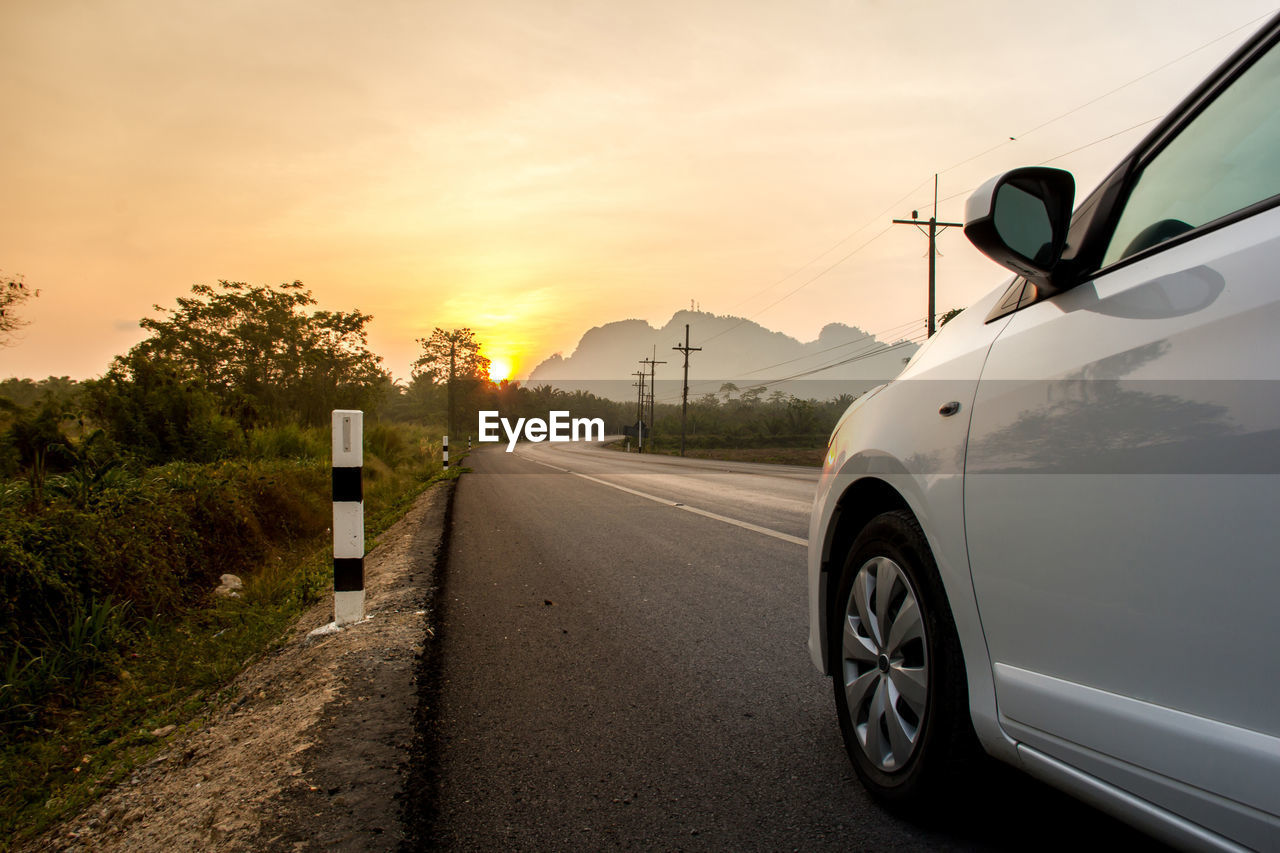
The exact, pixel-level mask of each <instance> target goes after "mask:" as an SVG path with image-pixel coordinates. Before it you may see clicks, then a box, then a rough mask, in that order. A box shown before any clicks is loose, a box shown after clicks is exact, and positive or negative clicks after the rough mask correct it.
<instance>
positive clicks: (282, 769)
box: [30, 482, 453, 853]
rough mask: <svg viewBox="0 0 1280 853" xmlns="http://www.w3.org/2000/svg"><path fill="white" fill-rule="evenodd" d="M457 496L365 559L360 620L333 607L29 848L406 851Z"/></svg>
mask: <svg viewBox="0 0 1280 853" xmlns="http://www.w3.org/2000/svg"><path fill="white" fill-rule="evenodd" d="M452 489H453V483H452V482H446V483H443V484H441V485H437V486H435V487H434V488H432V489H430V490H428V491H427V492H425V493H424V494H423V495H422V496H421V497H420V498H419V499H418V501H417V502H416V503H415V504H414V505H413V507H412V509H410V510H409V512H408V513H407V514H406V515H405V516H404V518H402V519H401V520H400V521H398V522H397V523H396V524H395V525H394V526H393V527H391V528H390V529H389V530H388V531H387V532H386V533H384V534H382V536H380V537H379V541H378V546H377V547H376V548H375V549H374V550H373V551H371V552H370V553H369V554H368V556H367V557H366V559H365V589H366V604H365V612H366V613H367V614H368V616H369V617H370V618H368V619H366V620H365V621H364V622H361V623H359V624H357V625H351V626H348V627H347V628H345V629H343V630H342V631H340V632H337V633H332V634H326V635H320V636H310V635H309V632H310V631H312V630H313V629H315V628H318V627H320V626H323V625H324V624H325V623H327V622H328V621H329V620H330V619H332V602H331V600H326V601H324V602H322V603H320V604H318V605H316V607H314V608H312V609H311V610H310V611H308V612H307V613H306V614H305V615H304V616H303V617H302V618H301V619H300V620H299V621H298V623H297V624H296V625H295V626H294V629H293V631H292V633H291V635H290V637H289V639H288V641H287V642H286V643H285V644H284V645H283V646H282V647H281V648H279V649H278V650H276V651H274V652H272V653H271V654H269V655H267V656H266V657H265V658H263V659H262V660H260V661H258V662H257V663H256V664H254V665H253V666H252V667H250V668H249V669H248V670H246V671H245V672H244V673H242V674H241V675H240V677H239V678H237V679H236V681H235V682H234V684H233V685H232V689H231V692H230V695H231V697H232V698H231V699H230V700H229V701H228V702H227V703H226V704H225V705H224V706H222V707H220V708H218V709H217V710H216V711H215V712H214V713H213V714H211V715H210V717H209V718H208V720H207V721H206V724H205V725H204V726H203V727H201V728H199V729H198V730H195V731H193V732H191V733H190V734H188V735H185V736H176V735H175V741H174V743H173V744H171V746H170V747H169V748H168V749H167V750H166V751H165V752H163V753H161V754H160V755H159V756H157V757H156V758H155V759H153V760H152V761H151V762H150V763H149V764H147V765H145V766H143V767H141V768H139V769H138V770H137V772H135V773H134V774H133V776H132V777H131V778H129V779H127V780H125V781H124V782H123V783H122V784H121V785H119V786H118V787H117V788H115V789H114V790H113V791H111V792H109V793H107V794H106V795H105V796H103V797H102V799H100V800H99V801H98V802H97V803H96V804H94V805H93V806H91V807H90V808H89V809H88V810H86V811H85V812H83V813H82V814H81V815H79V816H78V817H77V818H76V819H74V820H73V821H71V822H70V823H68V824H65V825H63V826H62V827H59V828H58V829H57V830H56V831H53V832H50V833H49V834H48V835H46V836H45V837H43V838H41V839H39V840H38V841H37V842H36V843H35V844H34V845H32V847H31V848H30V849H33V850H49V849H53V850H64V851H87V850H94V851H98V850H106V851H141V853H171V851H175V850H211V849H212V850H225V851H238V850H254V851H257V850H361V851H363V850H390V849H395V848H396V847H398V846H399V845H400V844H401V843H402V842H403V841H404V836H405V830H404V828H403V826H402V823H401V812H402V808H401V805H402V804H401V798H402V797H403V790H404V787H405V786H404V783H405V779H406V776H407V774H408V772H409V763H410V751H411V747H412V741H413V735H414V715H415V710H416V707H417V700H418V695H417V689H418V685H417V671H418V662H419V658H420V657H421V656H422V655H423V653H424V643H426V642H427V641H428V639H429V637H430V636H431V627H430V613H429V609H430V601H431V596H432V593H433V589H434V585H435V566H436V561H437V556H438V552H439V550H440V548H441V542H442V540H443V533H444V530H445V526H446V523H447V510H448V505H449V501H450V499H451V497H452Z"/></svg>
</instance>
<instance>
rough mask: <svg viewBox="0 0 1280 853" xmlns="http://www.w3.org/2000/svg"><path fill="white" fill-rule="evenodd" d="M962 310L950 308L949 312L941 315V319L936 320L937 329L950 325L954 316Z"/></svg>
mask: <svg viewBox="0 0 1280 853" xmlns="http://www.w3.org/2000/svg"><path fill="white" fill-rule="evenodd" d="M963 310H964V309H963V308H952V309H951V310H950V311H948V312H946V313H945V314H943V315H942V316H941V317H939V318H938V328H939V329H941V328H942V327H943V326H945V325H947V324H948V323H950V322H951V321H952V320H954V319H955V318H956V315H957V314H959V313H960V312H961V311H963Z"/></svg>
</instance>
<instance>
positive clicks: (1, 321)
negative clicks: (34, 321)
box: [0, 273, 40, 345]
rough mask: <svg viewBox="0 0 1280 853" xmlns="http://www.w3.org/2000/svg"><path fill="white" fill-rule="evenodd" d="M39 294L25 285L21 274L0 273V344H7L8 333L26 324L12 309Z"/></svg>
mask: <svg viewBox="0 0 1280 853" xmlns="http://www.w3.org/2000/svg"><path fill="white" fill-rule="evenodd" d="M39 295H40V291H38V290H32V289H31V288H29V287H27V285H26V283H25V282H23V280H22V276H20V275H19V276H7V275H5V274H4V273H0V345H3V344H7V343H8V342H9V335H10V334H11V333H13V332H14V331H15V330H17V329H18V328H20V327H22V326H25V325H26V321H24V320H21V319H19V318H18V315H17V314H16V313H14V309H15V308H17V307H18V306H19V305H21V304H22V303H24V302H26V301H27V300H28V299H31V298H33V297H36V296H39Z"/></svg>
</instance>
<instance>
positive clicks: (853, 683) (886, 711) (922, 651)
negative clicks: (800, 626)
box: [830, 511, 977, 804]
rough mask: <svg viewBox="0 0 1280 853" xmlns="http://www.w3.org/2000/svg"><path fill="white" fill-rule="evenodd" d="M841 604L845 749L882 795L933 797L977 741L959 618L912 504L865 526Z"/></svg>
mask: <svg viewBox="0 0 1280 853" xmlns="http://www.w3.org/2000/svg"><path fill="white" fill-rule="evenodd" d="M836 606H837V607H838V608H839V610H838V611H837V614H836V615H837V617H838V618H836V619H833V620H831V625H832V630H831V636H830V641H831V652H832V654H831V660H832V662H833V667H832V675H833V679H834V682H835V683H834V687H835V699H836V708H837V711H838V713H839V715H840V730H841V733H842V734H843V735H844V742H845V749H846V750H847V751H848V753H849V758H850V760H851V761H852V762H853V765H854V768H855V769H856V771H857V773H858V776H859V778H860V779H861V780H862V783H863V785H864V786H865V787H866V788H867V789H868V790H869V791H870V792H871V793H872V794H873V795H875V796H877V797H878V798H880V799H881V800H884V801H886V802H888V803H890V804H908V803H913V802H920V801H925V800H931V799H933V798H934V797H935V796H937V795H939V794H941V793H943V792H944V790H945V789H946V788H947V786H948V782H950V781H951V780H952V779H954V777H955V776H956V775H957V774H958V772H959V770H960V768H961V767H962V766H963V765H964V764H965V763H967V762H969V761H971V760H972V759H973V757H974V754H975V753H976V752H977V747H976V738H975V737H974V734H973V728H972V724H971V723H970V722H969V709H968V690H967V687H966V684H965V676H964V660H963V657H962V655H961V653H960V644H959V640H958V638H957V635H956V629H955V625H954V623H953V622H952V619H951V613H950V610H949V609H948V607H947V604H946V596H945V594H944V592H943V588H942V584H941V581H940V580H939V579H938V574H937V568H936V565H935V563H934V560H933V556H932V553H931V552H930V550H929V546H928V543H927V542H926V540H925V537H924V533H923V532H922V531H921V530H920V526H919V524H917V523H916V520H915V518H914V517H913V516H912V515H911V514H910V513H908V512H905V511H895V512H888V513H884V514H883V515H880V516H877V517H876V518H874V519H872V520H871V522H870V523H869V524H868V525H867V526H866V527H865V528H863V530H862V532H861V533H860V534H859V535H858V537H857V539H855V540H854V543H853V545H852V547H851V548H850V549H849V553H848V555H847V558H846V559H845V562H844V566H843V571H842V573H841V577H840V585H839V593H838V597H837V599H836Z"/></svg>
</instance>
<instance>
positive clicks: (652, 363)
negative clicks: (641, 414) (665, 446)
mask: <svg viewBox="0 0 1280 853" xmlns="http://www.w3.org/2000/svg"><path fill="white" fill-rule="evenodd" d="M657 358H658V345H657V344H654V345H653V358H642V359H640V363H641V364H647V365H649V439H650V442H651V443H652V439H653V402H654V387H653V385H654V382H653V378H654V374H655V372H656V370H657V366H658V365H659V364H666V362H665V361H658V360H657Z"/></svg>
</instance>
